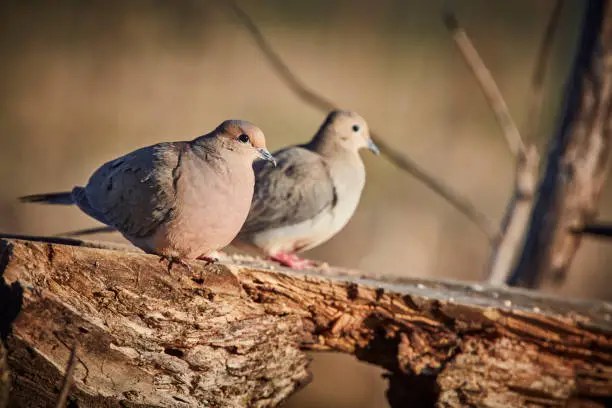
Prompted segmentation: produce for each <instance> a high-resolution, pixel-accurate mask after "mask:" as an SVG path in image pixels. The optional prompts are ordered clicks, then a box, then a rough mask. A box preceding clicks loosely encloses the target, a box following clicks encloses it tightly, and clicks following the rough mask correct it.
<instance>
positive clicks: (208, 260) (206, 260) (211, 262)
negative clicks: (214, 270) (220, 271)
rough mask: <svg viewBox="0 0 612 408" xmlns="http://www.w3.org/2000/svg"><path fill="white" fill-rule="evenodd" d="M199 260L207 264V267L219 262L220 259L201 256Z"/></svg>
mask: <svg viewBox="0 0 612 408" xmlns="http://www.w3.org/2000/svg"><path fill="white" fill-rule="evenodd" d="M198 260H199V261H204V262H206V264H207V265H210V264H214V263H217V262H219V258H215V257H212V256H204V255H202V256H199V257H198Z"/></svg>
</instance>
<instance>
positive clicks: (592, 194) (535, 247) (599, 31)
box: [509, 0, 612, 287]
mask: <svg viewBox="0 0 612 408" xmlns="http://www.w3.org/2000/svg"><path fill="white" fill-rule="evenodd" d="M583 25H584V27H583V33H582V38H581V39H580V42H579V48H578V51H577V53H578V54H577V57H576V60H575V64H574V69H573V73H572V75H571V78H570V79H569V82H568V85H567V87H566V97H565V101H564V105H565V106H564V107H563V112H562V117H561V122H560V126H559V128H558V129H557V131H556V135H555V137H554V138H553V139H552V140H551V142H550V147H549V154H548V158H547V162H546V169H545V173H544V176H543V179H542V182H541V185H540V188H539V191H538V195H537V200H536V202H535V205H534V209H533V212H532V214H531V222H530V224H529V230H528V232H527V236H526V238H525V243H524V246H523V250H522V254H521V256H520V259H519V261H518V264H517V266H516V268H515V270H514V272H513V276H512V277H511V278H510V279H509V283H510V284H512V285H518V286H524V287H538V286H540V285H541V284H542V283H545V282H554V281H559V280H561V279H562V278H563V277H564V275H565V272H566V270H567V268H569V266H570V264H571V261H572V259H573V257H574V255H575V254H576V251H577V249H578V246H579V244H580V238H581V236H580V234H576V233H574V232H573V231H576V230H580V229H581V228H582V227H583V226H584V224H585V223H589V222H592V221H593V220H594V218H595V216H596V215H597V205H598V202H599V197H600V195H601V190H602V188H603V185H604V181H605V179H606V175H607V172H608V167H609V161H610V146H611V138H612V131H611V130H612V128H611V126H610V123H611V121H612V7H610V2H609V1H604V0H589V1H588V2H587V5H586V11H585V19H584V22H583Z"/></svg>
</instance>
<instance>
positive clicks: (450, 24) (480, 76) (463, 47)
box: [444, 12, 526, 156]
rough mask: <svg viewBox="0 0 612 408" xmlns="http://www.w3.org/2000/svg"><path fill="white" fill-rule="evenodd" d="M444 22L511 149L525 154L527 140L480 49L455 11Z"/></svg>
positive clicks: (445, 16) (517, 153) (516, 153)
mask: <svg viewBox="0 0 612 408" xmlns="http://www.w3.org/2000/svg"><path fill="white" fill-rule="evenodd" d="M444 24H445V25H446V28H447V29H448V30H449V31H450V32H451V34H452V35H453V39H454V40H455V44H456V45H457V48H459V51H460V52H461V56H462V57H463V59H464V60H465V62H466V63H467V65H468V66H469V67H470V69H471V70H472V73H473V74H474V76H475V77H476V79H477V80H478V85H480V89H481V90H482V92H483V94H484V96H485V98H486V99H487V102H488V103H489V106H490V107H491V109H493V113H494V114H495V118H496V119H497V123H498V125H499V127H500V129H501V131H502V133H503V134H504V137H505V138H506V142H507V143H508V147H509V148H510V151H511V152H512V154H513V155H515V156H518V155H519V154H525V151H526V147H525V142H524V141H523V139H522V137H521V133H520V132H519V129H518V127H517V126H516V123H515V122H514V120H513V119H512V116H511V115H510V111H509V109H508V106H507V105H506V102H505V101H504V98H503V96H502V94H501V92H500V91H499V88H498V87H497V84H496V83H495V80H494V79H493V76H492V75H491V71H489V70H488V69H487V67H486V66H485V64H484V63H483V62H482V59H481V58H480V56H479V55H478V51H476V48H474V45H473V44H472V41H471V40H470V38H469V37H468V35H467V33H466V32H465V30H464V29H463V28H461V27H460V26H459V23H458V22H457V18H456V17H455V15H454V14H453V13H451V12H447V13H446V14H445V15H444Z"/></svg>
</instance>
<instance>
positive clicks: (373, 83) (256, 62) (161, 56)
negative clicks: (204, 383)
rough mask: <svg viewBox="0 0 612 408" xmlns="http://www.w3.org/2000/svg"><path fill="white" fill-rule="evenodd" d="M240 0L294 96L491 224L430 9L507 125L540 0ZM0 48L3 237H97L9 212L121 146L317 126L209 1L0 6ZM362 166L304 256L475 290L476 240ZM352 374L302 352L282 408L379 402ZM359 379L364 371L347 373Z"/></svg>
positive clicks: (450, 67)
mask: <svg viewBox="0 0 612 408" xmlns="http://www.w3.org/2000/svg"><path fill="white" fill-rule="evenodd" d="M566 3H567V5H566V7H565V10H564V12H563V14H562V18H561V22H560V28H559V33H558V37H557V39H556V41H555V47H554V51H553V56H552V62H551V67H550V70H549V75H548V79H547V83H546V91H545V92H546V95H545V106H544V112H543V118H542V126H541V134H540V137H539V139H538V141H537V142H538V144H539V145H540V146H544V143H545V142H546V140H547V138H548V137H549V135H550V132H551V129H552V127H553V124H554V119H555V113H556V111H557V109H558V107H559V104H560V96H561V93H562V90H561V86H562V84H563V81H564V78H565V75H566V74H567V70H568V67H569V62H570V58H571V56H572V53H573V48H574V40H575V36H576V34H577V31H578V28H579V27H578V21H579V16H580V11H581V7H582V3H581V2H580V1H579V0H574V1H568V2H566ZM241 5H242V6H243V7H244V8H245V9H246V10H247V11H248V12H249V13H250V14H251V15H252V17H253V18H254V19H255V20H256V21H257V22H258V23H259V24H260V28H261V29H262V31H263V32H264V34H265V35H266V36H267V37H268V38H269V39H270V41H271V42H272V44H273V45H274V47H275V48H276V49H277V51H278V52H279V53H280V54H281V55H282V56H283V58H284V59H285V60H286V61H287V63H288V64H289V65H290V67H291V68H292V69H293V70H294V71H295V73H296V74H297V75H298V76H300V77H301V78H302V79H303V80H304V81H305V83H306V84H308V85H309V86H310V87H312V88H314V89H316V90H318V91H319V92H321V93H323V94H324V95H325V96H327V97H329V98H331V99H332V100H334V101H335V102H336V103H338V104H339V105H341V106H343V107H346V108H349V109H355V110H357V111H358V112H360V113H361V114H362V115H364V116H365V117H366V118H367V119H368V121H369V122H370V125H371V126H372V127H373V128H375V129H377V131H378V132H379V133H380V134H381V135H382V136H383V137H384V138H385V139H386V140H388V141H389V142H391V143H392V144H393V146H394V147H396V148H397V149H399V150H400V151H402V152H404V153H406V154H407V155H409V156H410V157H411V158H413V159H414V160H416V161H417V162H418V163H420V164H421V165H422V166H423V167H425V168H426V169H428V170H429V171H430V172H432V173H434V174H436V175H437V176H438V177H440V178H441V179H443V180H445V181H446V183H448V184H451V185H452V186H453V187H454V188H455V189H456V190H457V191H460V192H462V193H463V194H465V195H467V196H468V197H470V198H471V199H472V200H473V201H474V202H475V203H476V204H477V205H478V206H479V208H480V209H482V210H483V211H484V212H485V213H487V214H488V215H489V216H491V217H492V218H494V219H496V220H499V218H500V217H501V215H502V212H503V209H504V206H505V204H506V200H507V199H508V197H509V195H510V190H511V186H512V178H513V171H514V165H513V161H512V157H511V156H510V153H509V152H508V149H507V147H506V146H505V144H504V140H503V138H502V137H501V135H500V132H499V130H498V128H497V125H496V123H495V121H494V119H493V116H492V114H491V112H490V110H489V108H488V106H487V104H486V102H485V100H484V98H483V97H482V95H481V94H480V90H479V89H478V86H477V85H476V82H475V80H474V79H473V78H472V76H471V73H470V72H469V71H468V69H467V68H466V67H465V65H464V63H463V61H462V59H461V57H460V55H459V54H458V52H457V50H456V49H455V48H454V45H453V43H452V41H451V39H450V38H449V36H448V34H447V33H446V31H445V29H444V27H443V25H442V23H441V18H440V14H441V11H442V10H443V8H444V7H446V6H450V7H452V8H453V9H454V10H455V11H456V12H457V15H458V17H459V19H460V21H461V23H462V25H463V26H464V27H465V28H466V29H467V31H468V33H469V34H470V36H471V37H472V39H473V41H474V43H475V45H476V47H477V48H478V50H479V52H480V53H481V55H482V57H483V59H484V60H485V62H486V63H487V65H488V67H489V68H490V69H491V71H492V72H493V74H494V76H495V78H496V79H497V80H498V82H499V86H500V88H501V90H502V92H503V93H504V95H505V97H506V98H507V102H508V105H509V107H510V110H511V111H512V113H513V114H514V116H515V119H516V120H517V122H518V123H519V124H521V123H523V122H524V120H525V118H526V108H527V106H526V98H527V95H528V92H529V79H530V75H531V70H532V67H533V64H534V57H535V53H536V52H537V49H538V46H539V42H540V38H541V36H542V32H543V29H544V24H545V22H546V19H547V18H548V14H549V13H550V11H551V10H552V5H553V1H552V0H538V1H536V2H532V1H527V0H521V1H514V2H510V1H507V2H498V3H495V4H493V3H491V2H489V1H485V0H457V1H447V2H444V1H441V0H438V1H427V2H426V1H416V0H412V1H399V0H393V1H392V0H385V1H380V2H377V3H376V5H374V3H372V2H369V1H368V2H366V1H364V0H360V1H348V0H336V1H334V2H328V1H323V0H315V1H310V2H298V1H295V0H293V1H283V0H269V1H267V2H257V1H254V0H249V1H243V2H241ZM0 48H1V55H2V64H0V94H1V95H2V97H1V98H0V137H1V138H2V139H1V140H2V148H1V149H0V182H1V183H2V187H3V188H2V191H1V192H0V229H1V230H3V231H10V232H18V233H29V234H55V233H59V232H62V231H67V230H73V229H78V228H84V227H91V226H94V225H96V223H95V222H94V221H93V220H92V219H90V218H88V217H87V216H85V215H83V214H81V213H80V212H79V211H78V210H76V209H73V208H58V207H51V208H46V207H41V206H24V205H19V204H18V203H17V202H16V200H15V197H17V196H19V195H23V194H29V193H36V192H45V191H55V190H63V189H69V188H71V187H72V186H73V185H75V184H83V183H85V182H86V181H87V178H88V176H89V175H90V173H91V172H92V170H94V169H95V168H96V167H97V166H98V165H100V164H101V163H103V162H105V161H107V160H108V159H111V158H113V157H116V156H117V155H121V154H124V153H126V152H127V151H129V150H132V149H135V148H137V147H140V146H143V145H146V144H151V143H154V142H158V141H162V140H178V139H187V138H193V137H195V136H197V135H200V134H202V133H205V132H207V131H208V130H210V129H211V128H213V127H214V126H216V125H217V124H218V123H219V122H221V121H222V120H223V119H226V118H230V117H232V118H243V119H247V120H250V121H252V122H254V123H256V124H258V125H259V126H260V127H261V128H262V129H264V131H265V133H266V135H267V138H268V142H269V144H270V145H271V147H272V148H279V147H281V146H284V145H287V144H291V143H296V142H301V141H304V140H306V139H308V138H309V137H310V136H311V135H312V134H313V132H314V131H315V130H316V129H317V127H318V126H319V124H320V122H321V121H322V119H323V115H321V114H320V113H319V112H317V111H315V110H313V109H312V108H309V107H307V106H305V105H304V104H302V103H301V102H300V101H299V100H298V99H297V98H296V97H295V96H294V95H292V94H291V93H290V91H289V90H287V89H286V88H285V87H284V86H283V84H282V83H281V81H280V80H279V79H278V78H276V77H275V75H274V73H273V72H272V71H271V70H270V69H269V66H268V65H267V62H266V61H265V60H264V59H263V57H262V55H261V54H260V53H259V51H258V50H257V49H256V48H255V47H254V46H253V43H252V41H251V39H250V38H249V36H248V34H247V33H246V31H245V30H244V29H243V28H242V27H241V26H240V25H239V24H238V23H237V22H236V20H235V19H233V18H232V15H231V14H230V12H229V11H228V10H227V9H225V8H224V7H223V4H222V2H206V1H200V0H198V1H196V0H176V1H173V2H168V1H163V0H131V1H129V2H124V1H119V0H110V1H102V0H92V1H88V2H78V1H72V0H58V1H55V2H53V3H51V2H49V1H42V0H23V1H16V0H12V1H3V2H1V3H0ZM363 156H364V160H365V162H366V166H367V169H368V182H367V185H366V189H365V191H364V195H363V199H362V202H361V205H360V207H359V209H358V211H357V214H356V215H355V217H354V218H353V220H352V221H351V222H350V223H349V225H348V226H347V227H346V228H345V229H344V230H343V231H342V232H341V233H340V234H338V236H336V237H335V238H333V239H332V240H331V241H330V242H329V243H327V244H325V245H323V246H321V247H320V248H317V249H315V250H313V251H312V253H311V254H308V255H309V256H312V257H315V258H320V259H325V260H327V261H328V262H330V263H332V264H339V265H346V266H351V267H359V268H362V269H367V270H373V271H378V272H380V273H384V274H388V275H396V276H443V277H451V278H457V279H479V278H480V277H481V276H482V272H483V267H484V264H485V261H486V257H487V254H488V248H487V241H486V239H485V237H484V236H483V235H482V234H481V232H480V231H479V230H478V229H477V228H476V227H475V226H474V225H472V224H471V223H470V222H469V221H467V220H466V219H465V218H464V217H463V216H461V215H460V214H458V213H457V212H456V211H455V210H454V209H453V208H451V207H450V206H449V205H448V204H447V203H446V202H444V201H442V200H441V199H440V198H439V197H437V196H436V195H434V194H433V193H432V192H430V191H429V190H427V189H425V188H424V187H423V186H422V185H421V184H420V183H418V182H417V181H415V180H414V179H412V178H411V177H410V176H408V175H407V174H405V173H402V172H401V171H399V170H397V169H395V168H394V167H392V166H391V165H390V164H389V163H387V162H385V160H384V159H382V158H380V157H373V156H371V155H369V153H364V155H363ZM611 199H612V193H611V191H610V189H609V188H608V189H607V190H606V192H605V193H604V201H603V202H602V206H601V210H602V216H603V217H605V216H606V215H607V216H612V211H610V210H608V208H609V207H610V205H609V204H610V203H611ZM99 238H103V239H111V240H119V239H120V238H119V237H117V236H116V234H113V235H105V236H100V237H99ZM611 260H612V253H611V252H610V250H609V246H608V245H607V244H606V243H594V242H585V243H584V244H583V247H582V248H581V249H580V251H579V254H578V258H577V260H576V261H575V263H574V265H573V268H572V271H571V273H570V278H569V280H568V282H567V283H566V284H565V285H564V286H563V287H562V288H561V289H560V290H559V292H560V293H563V294H566V295H573V296H584V297H597V298H607V299H610V298H612V291H611V290H610V285H609V284H608V282H609V278H608V274H607V272H608V269H609V267H608V265H609V264H610V262H611ZM351 367H352V368H351ZM357 367H360V368H354V367H353V366H352V365H350V364H349V363H347V358H346V357H333V358H332V359H331V360H330V359H329V358H327V359H323V360H319V359H318V358H317V360H316V364H315V367H314V368H315V381H314V383H313V384H312V385H311V386H310V387H308V388H307V389H306V390H305V391H303V392H301V393H300V394H299V395H298V396H297V397H296V398H295V402H293V403H290V404H289V406H291V407H297V406H298V405H299V404H302V405H299V406H320V405H323V406H334V407H342V406H347V407H349V406H350V407H375V406H384V403H383V402H382V401H384V400H383V399H381V398H382V397H381V392H380V390H381V387H382V385H381V383H380V382H376V383H374V379H375V378H378V376H379V374H378V372H377V371H376V370H368V369H367V367H365V366H362V365H359V366H357ZM362 369H363V370H366V371H367V373H366V374H363V373H361V374H357V372H360V371H361V370H362ZM334 370H338V371H334ZM340 373H344V374H340ZM343 376H347V378H349V377H350V378H351V380H350V384H351V385H348V383H347V384H344V383H342V382H341V379H342V377H343ZM333 384H336V385H335V388H336V389H335V391H334V390H332V388H333V387H334V386H333ZM330 387H331V388H330ZM357 391H359V392H357ZM332 394H333V395H335V396H332ZM338 398H339V399H338ZM351 398H352V399H351ZM342 401H344V402H342ZM381 404H383V405H381Z"/></svg>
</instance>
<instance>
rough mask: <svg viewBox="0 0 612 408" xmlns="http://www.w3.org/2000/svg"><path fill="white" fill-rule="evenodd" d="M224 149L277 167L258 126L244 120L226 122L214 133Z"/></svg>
mask: <svg viewBox="0 0 612 408" xmlns="http://www.w3.org/2000/svg"><path fill="white" fill-rule="evenodd" d="M212 135H213V136H214V137H215V139H216V141H217V142H218V143H219V144H220V145H221V147H222V148H224V149H226V150H229V151H231V152H235V153H238V154H241V155H245V156H247V157H249V158H251V160H255V159H258V158H261V159H264V160H268V161H271V162H272V163H274V164H275V165H276V161H275V160H274V157H273V156H272V154H271V153H270V152H269V151H268V149H267V148H266V138H265V136H264V134H263V132H262V131H261V129H259V128H258V127H257V126H255V125H253V124H252V123H249V122H246V121H244V120H226V121H225V122H223V123H221V124H220V125H219V126H217V128H216V129H215V130H214V131H213V132H212Z"/></svg>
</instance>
